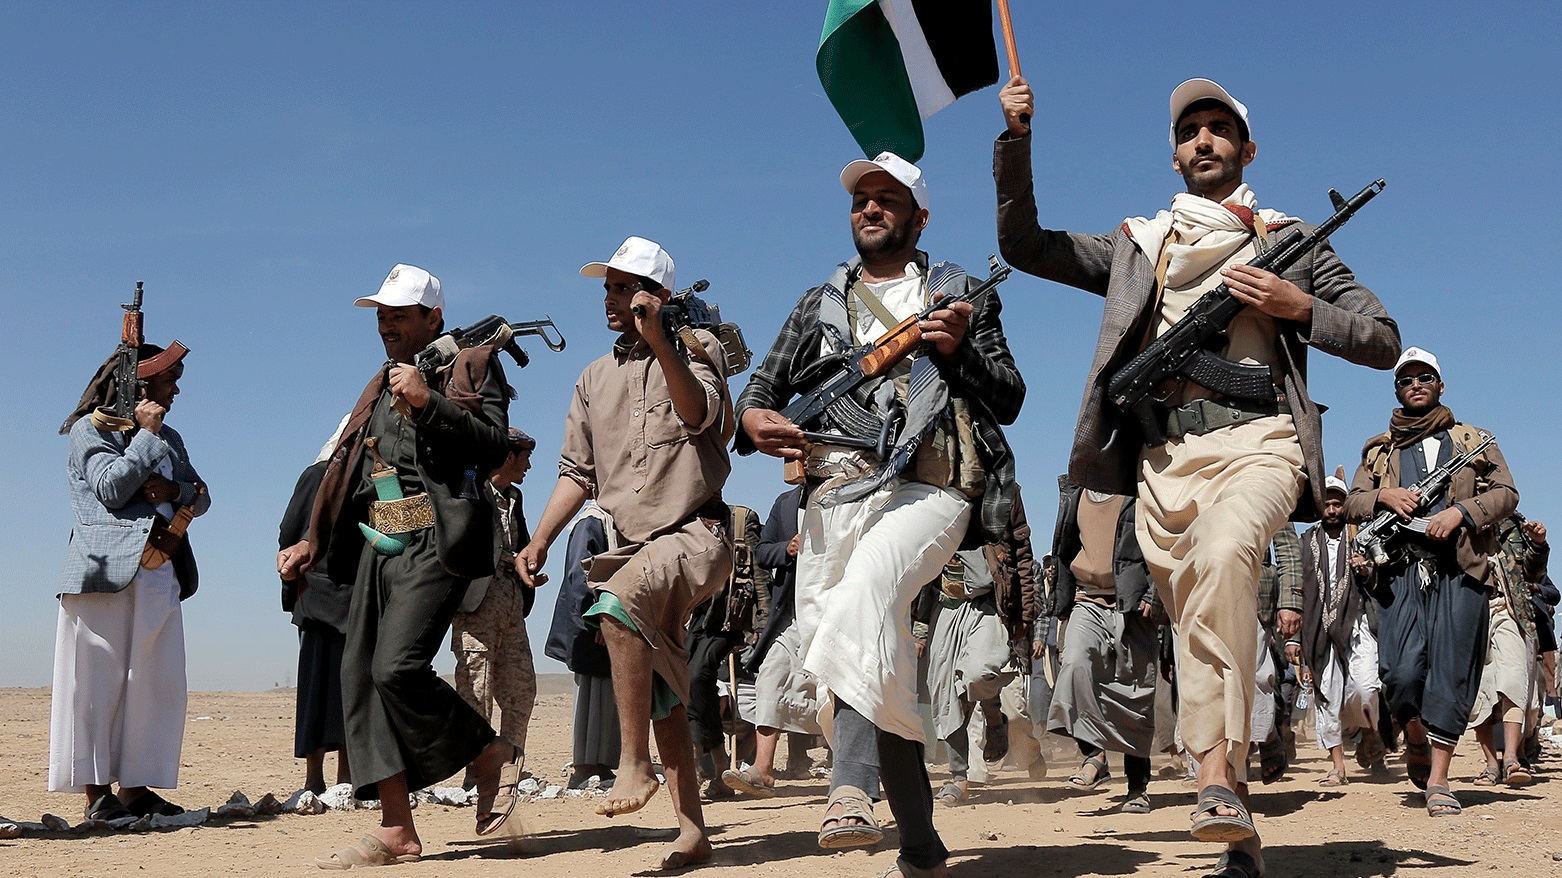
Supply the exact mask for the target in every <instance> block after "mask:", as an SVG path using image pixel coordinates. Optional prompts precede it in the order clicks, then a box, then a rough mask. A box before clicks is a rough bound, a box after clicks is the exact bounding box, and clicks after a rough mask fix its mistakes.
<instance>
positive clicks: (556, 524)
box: [515, 237, 734, 869]
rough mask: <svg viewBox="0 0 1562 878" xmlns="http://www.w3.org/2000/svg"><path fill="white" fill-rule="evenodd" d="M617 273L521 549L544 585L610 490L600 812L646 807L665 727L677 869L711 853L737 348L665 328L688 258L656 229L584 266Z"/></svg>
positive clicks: (524, 563) (525, 570) (526, 566)
mask: <svg viewBox="0 0 1562 878" xmlns="http://www.w3.org/2000/svg"><path fill="white" fill-rule="evenodd" d="M580 273H581V274H582V275H584V276H586V277H592V278H602V281H603V282H602V287H603V289H604V290H605V291H606V297H605V300H604V303H603V304H604V308H605V310H606V312H607V327H608V329H610V330H612V331H613V332H616V333H619V335H618V340H617V341H616V342H615V343H614V344H613V349H612V350H611V351H610V352H608V353H607V354H605V355H603V356H602V357H601V358H599V359H597V360H596V361H595V362H593V363H591V365H589V366H587V367H586V369H585V371H584V372H582V373H581V374H580V379H579V380H578V381H577V382H576V383H575V399H574V401H573V402H572V403H571V404H570V410H569V415H568V416H567V418H566V419H565V421H564V447H563V449H562V450H561V451H560V455H559V480H558V483H557V484H556V485H555V486H554V488H553V494H552V496H551V497H549V498H548V506H547V508H546V509H545V510H544V511H543V513H542V521H541V522H540V523H539V524H538V525H537V532H536V534H535V535H534V536H533V537H532V539H531V542H530V543H528V544H527V545H526V547H525V548H523V549H522V550H521V552H520V554H519V555H518V556H517V557H516V561H515V566H516V571H517V572H518V573H519V574H520V576H521V581H522V582H525V583H526V584H528V585H532V584H536V583H539V582H541V580H542V576H541V574H540V573H539V571H541V570H542V566H543V562H544V561H546V559H547V556H548V547H549V546H550V545H551V544H552V543H553V541H554V540H555V539H557V538H558V536H559V534H560V533H562V532H563V530H564V528H565V526H566V525H568V524H569V521H570V519H571V518H573V517H574V516H575V513H576V512H577V511H578V510H579V509H580V508H581V506H582V505H583V504H584V503H585V502H586V501H587V500H588V499H591V498H593V497H595V499H596V501H597V504H598V505H599V506H601V507H602V510H603V511H604V512H606V513H607V514H608V515H609V516H611V517H612V523H611V524H610V525H609V526H610V527H613V528H615V529H616V530H617V535H616V536H617V539H616V540H612V541H610V542H612V544H613V545H616V546H617V548H615V549H612V550H610V551H607V552H604V553H602V554H599V555H596V556H594V557H592V558H591V559H590V560H589V561H588V562H586V578H587V582H588V584H589V585H591V587H592V588H593V589H595V591H596V594H597V600H596V603H594V604H593V605H592V606H591V607H589V608H588V609H587V610H586V612H585V616H586V617H587V621H588V624H594V625H597V626H598V627H599V628H600V630H601V632H602V638H603V640H604V641H605V643H606V644H607V650H608V654H609V656H610V657H611V659H612V671H613V692H614V696H615V698H616V700H617V702H618V716H619V725H620V728H621V733H622V736H623V750H622V752H621V755H620V760H619V767H618V779H617V780H616V781H615V782H614V784H613V789H612V791H611V792H610V793H609V795H608V798H607V799H606V800H604V802H603V803H602V804H601V805H599V806H598V807H597V813H598V814H603V815H606V816H608V817H613V816H617V815H619V814H628V813H630V812H632V811H638V810H639V809H641V808H643V807H645V804H646V802H648V801H649V800H650V799H651V797H652V796H653V795H655V794H656V791H657V790H658V789H659V788H660V784H659V783H658V782H657V779H656V774H655V772H654V771H653V769H652V764H651V744H650V732H651V730H652V729H653V728H654V729H655V732H656V744H657V752H658V753H660V754H661V757H662V762H663V766H664V768H665V769H666V772H667V783H668V786H669V787H670V792H671V794H672V800H673V812H674V814H675V815H676V816H677V818H678V837H677V838H676V839H675V840H674V841H673V843H672V846H671V847H670V848H669V849H668V850H667V851H666V852H665V853H664V854H663V855H662V857H661V859H660V861H659V863H658V865H659V867H660V868H664V869H674V868H681V867H683V866H691V865H695V864H697V863H703V862H705V861H707V860H709V859H710V857H711V845H710V840H709V839H708V838H707V837H706V834H705V821H704V816H703V814H702V812H701V810H700V795H699V786H698V779H697V777H696V775H695V762H694V743H693V740H692V738H691V736H690V731H689V719H688V711H687V705H688V704H689V653H688V651H687V650H686V649H685V646H684V645H685V643H686V641H687V639H688V632H687V630H686V629H687V624H688V620H689V614H690V612H691V611H692V610H693V609H694V608H695V607H696V606H698V605H699V604H700V603H701V602H703V601H704V600H706V599H707V598H709V597H710V596H711V595H712V594H714V593H715V591H716V590H717V589H718V588H720V587H721V585H722V584H723V583H725V582H726V581H727V575H728V573H729V572H730V571H731V569H732V547H731V543H730V542H729V538H728V535H727V533H726V522H727V520H728V512H727V505H726V504H725V503H723V502H722V499H721V488H722V485H723V484H724V483H725V482H726V480H727V474H728V473H729V472H731V470H732V465H731V462H730V461H729V460H728V458H727V447H726V446H727V441H728V440H729V439H730V438H731V436H732V430H733V429H734V427H733V417H732V403H731V397H730V396H729V395H728V391H727V361H726V357H725V355H724V354H723V353H722V348H721V343H720V342H718V341H717V340H716V337H715V336H714V335H712V334H710V333H709V332H706V331H705V330H703V329H695V330H693V333H694V341H693V343H689V342H687V341H685V342H684V343H683V344H680V343H679V338H680V337H682V334H680V335H678V336H673V337H671V338H669V337H668V335H667V333H666V331H665V330H664V328H663V324H662V317H661V308H662V305H663V304H665V303H666V302H667V300H668V299H669V298H670V297H671V296H672V290H671V288H672V286H673V284H674V279H673V261H672V258H671V257H669V256H668V255H667V252H666V251H665V250H663V249H662V248H661V247H660V246H658V245H657V244H656V243H655V242H654V241H648V240H646V239H645V238H639V237H631V238H629V239H628V240H626V241H624V243H623V246H621V247H619V248H618V251H617V252H615V253H614V254H613V256H612V258H611V259H609V260H607V261H606V262H592V263H588V264H587V265H585V266H584V267H582V268H581V270H580Z"/></svg>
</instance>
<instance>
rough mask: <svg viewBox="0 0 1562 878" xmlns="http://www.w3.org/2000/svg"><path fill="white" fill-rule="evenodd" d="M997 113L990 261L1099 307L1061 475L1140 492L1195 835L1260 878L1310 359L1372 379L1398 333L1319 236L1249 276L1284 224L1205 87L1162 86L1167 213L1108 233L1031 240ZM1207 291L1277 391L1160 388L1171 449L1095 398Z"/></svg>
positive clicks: (1241, 120)
mask: <svg viewBox="0 0 1562 878" xmlns="http://www.w3.org/2000/svg"><path fill="white" fill-rule="evenodd" d="M1000 102H1001V103H1002V105H1003V110H1004V116H1005V119H1006V121H1007V123H1008V130H1006V131H1005V132H1004V133H1003V134H1002V135H1001V136H1000V137H999V138H998V140H997V143H996V144H995V146H994V159H993V161H994V170H993V175H994V178H995V180H996V182H997V188H998V245H999V247H1000V249H1001V251H1002V253H1003V254H1004V256H1005V257H1006V258H1007V259H1008V260H1009V262H1010V263H1011V264H1013V265H1014V267H1015V268H1018V269H1020V270H1022V271H1026V272H1029V273H1031V274H1034V275H1036V276H1038V277H1042V278H1046V279H1048V280H1053V281H1057V282H1059V283H1064V284H1068V285H1070V286H1074V287H1079V288H1080V289H1083V290H1086V291H1089V292H1092V293H1095V294H1096V295H1099V296H1105V297H1106V309H1105V313H1104V316H1103V319H1102V322H1101V333H1100V337H1099V339H1098V341H1097V344H1096V353H1095V359H1094V361H1093V362H1092V363H1091V366H1090V372H1089V377H1088V378H1087V379H1086V382H1085V398H1084V402H1083V405H1082V406H1081V408H1080V415H1079V423H1078V426H1077V428H1076V430H1075V434H1074V447H1073V451H1072V453H1071V454H1070V458H1069V476H1070V477H1071V478H1072V479H1073V480H1074V482H1075V483H1076V484H1078V485H1079V486H1080V487H1082V488H1084V489H1086V490H1092V491H1100V492H1104V493H1110V494H1122V495H1128V496H1133V495H1137V497H1138V500H1139V515H1138V517H1137V519H1136V522H1135V523H1136V526H1137V530H1138V535H1139V542H1140V544H1141V546H1142V548H1143V550H1144V556H1145V562H1146V563H1147V564H1148V565H1149V567H1150V572H1151V575H1152V576H1153V578H1154V580H1155V584H1156V587H1157V589H1159V591H1160V595H1161V601H1162V604H1163V605H1164V606H1165V607H1166V609H1167V611H1168V613H1169V614H1170V616H1171V619H1172V624H1173V627H1174V630H1175V631H1176V633H1177V651H1178V656H1177V657H1178V662H1177V673H1178V685H1179V692H1180V695H1181V702H1180V705H1181V706H1180V711H1181V713H1180V716H1179V721H1180V727H1181V730H1182V736H1183V740H1184V742H1185V743H1186V745H1187V748H1188V750H1189V751H1190V752H1191V753H1192V754H1193V755H1194V756H1195V757H1196V758H1197V759H1198V761H1199V775H1198V787H1199V800H1198V806H1197V808H1195V810H1194V813H1193V821H1194V822H1193V826H1192V833H1193V836H1194V837H1195V838H1197V839H1199V840H1201V841H1218V842H1226V843H1227V844H1228V845H1230V847H1229V849H1228V852H1227V855H1226V856H1225V857H1224V858H1223V859H1222V861H1221V863H1220V864H1219V865H1218V866H1217V870H1218V871H1217V873H1216V874H1221V875H1234V876H1256V875H1260V874H1263V872H1264V865H1263V859H1262V852H1261V849H1260V843H1259V840H1258V834H1257V829H1256V828H1255V827H1254V825H1253V821H1252V818H1251V816H1250V815H1249V813H1248V806H1247V804H1246V793H1245V790H1246V764H1247V750H1248V746H1249V740H1250V732H1251V729H1250V725H1251V714H1252V702H1253V698H1254V691H1253V689H1254V687H1253V679H1254V669H1255V666H1256V661H1257V656H1256V654H1255V650H1254V649H1253V644H1255V643H1256V642H1257V640H1258V630H1257V626H1258V609H1257V596H1256V582H1257V580H1258V574H1259V569H1258V568H1259V559H1260V558H1262V557H1263V555H1264V550H1265V548H1266V547H1267V546H1268V545H1269V542H1270V540H1271V539H1273V537H1274V535H1275V532H1276V531H1278V530H1279V529H1280V527H1281V525H1283V524H1284V523H1285V522H1286V520H1287V519H1288V518H1290V517H1292V515H1293V513H1297V512H1300V513H1301V514H1302V515H1303V516H1308V515H1309V514H1310V513H1311V512H1312V510H1313V509H1316V508H1317V507H1319V506H1322V505H1323V475H1324V474H1323V443H1322V438H1321V433H1322V424H1321V418H1320V414H1319V409H1318V406H1317V405H1316V404H1315V403H1313V401H1312V399H1311V398H1310V397H1309V396H1308V392H1307V381H1306V376H1307V366H1306V364H1307V348H1308V347H1309V346H1311V347H1316V348H1318V349H1319V350H1322V351H1324V352H1326V353H1330V354H1333V355H1335V356H1339V357H1343V358H1345V359H1347V360H1350V361H1352V362H1355V363H1360V364H1362V365H1366V366H1371V367H1373V368H1378V369H1383V368H1387V367H1388V366H1389V365H1391V364H1392V363H1393V360H1394V357H1395V356H1397V355H1398V353H1399V332H1398V329H1397V327H1396V326H1395V324H1394V321H1393V320H1392V319H1390V318H1389V316H1388V313H1387V312H1386V311H1385V310H1384V308H1383V306H1382V304H1380V303H1379V302H1378V299H1377V297H1376V296H1374V295H1373V294H1372V292H1371V291H1370V290H1368V289H1367V288H1366V287H1363V286H1362V285H1361V284H1359V283H1357V282H1356V280H1355V277H1354V276H1353V275H1352V274H1351V272H1350V270H1349V269H1347V268H1346V267H1345V265H1344V264H1343V263H1341V262H1340V260H1339V257H1337V256H1336V255H1335V254H1334V251H1333V249H1332V248H1331V247H1330V246H1329V245H1328V244H1327V243H1325V244H1323V245H1321V246H1319V247H1318V248H1316V249H1314V250H1313V251H1311V252H1310V253H1308V254H1306V255H1305V256H1304V257H1303V258H1301V259H1300V260H1298V261H1297V263H1296V264H1295V265H1293V266H1292V267H1291V268H1289V269H1287V270H1286V271H1285V273H1284V274H1283V275H1277V274H1274V273H1273V272H1270V271H1266V270H1264V269H1260V268H1255V267H1253V266H1250V265H1248V264H1247V263H1248V262H1249V261H1251V260H1252V259H1253V257H1254V256H1255V254H1256V253H1257V252H1258V251H1259V249H1261V248H1262V247H1264V246H1266V245H1267V243H1268V242H1269V241H1270V238H1271V236H1272V235H1274V234H1275V233H1277V232H1280V231H1281V230H1283V229H1286V228H1287V227H1289V226H1293V225H1299V221H1298V220H1296V219H1295V218H1294V217H1289V216H1286V215H1285V214H1282V213H1280V212H1278V211H1275V210H1269V209H1263V208H1260V207H1259V202H1258V198H1257V196H1256V195H1254V193H1253V191H1252V190H1251V189H1249V188H1248V186H1247V185H1246V184H1245V183H1244V182H1243V179H1242V178H1243V171H1244V170H1245V169H1246V168H1247V166H1248V165H1249V164H1251V163H1252V161H1253V159H1254V157H1255V156H1256V155H1257V146H1256V144H1255V143H1254V141H1253V139H1252V137H1251V129H1250V125H1249V120H1248V112H1247V107H1246V106H1244V105H1243V104H1242V103H1241V102H1240V101H1238V100H1236V99H1235V98H1233V97H1232V96H1231V95H1230V94H1229V93H1228V92H1227V91H1226V90H1225V89H1223V88H1221V87H1220V86H1219V85H1217V84H1215V83H1213V82H1211V81H1209V80H1207V79H1192V80H1188V81H1187V82H1184V83H1183V84H1182V85H1180V86H1178V87H1177V88H1176V89H1175V90H1174V91H1173V92H1172V96H1171V126H1170V137H1171V146H1172V169H1173V170H1175V171H1176V172H1177V173H1178V174H1179V175H1180V176H1181V177H1182V178H1183V182H1184V184H1185V185H1186V187H1187V191H1186V192H1185V193H1182V194H1179V195H1177V196H1176V197H1175V198H1173V199H1172V205H1171V209H1170V210H1163V211H1161V212H1160V213H1158V214H1156V215H1155V216H1154V217H1149V218H1143V217H1139V218H1130V219H1128V220H1126V221H1125V222H1123V223H1122V224H1121V225H1120V226H1119V227H1118V228H1117V229H1116V230H1114V231H1113V232H1111V233H1110V234H1105V235H1085V234H1079V233H1073V232H1061V231H1053V230H1050V229H1045V228H1042V226H1041V225H1040V223H1039V222H1038V221H1037V216H1036V197H1035V191H1034V188H1033V183H1032V179H1031V162H1030V141H1031V136H1030V131H1031V129H1030V119H1031V114H1032V113H1033V112H1034V111H1035V107H1034V100H1033V97H1032V94H1031V89H1030V85H1029V84H1028V83H1026V82H1025V80H1024V79H1022V78H1020V77H1014V78H1012V79H1011V80H1010V81H1009V83H1008V84H1007V85H1006V86H1004V88H1003V90H1002V92H1001V94H1000ZM1302 228H1303V229H1304V230H1305V228H1306V227H1305V226H1302ZM1222 282H1224V283H1225V284H1226V285H1227V286H1228V287H1229V289H1230V290H1231V293H1232V295H1233V296H1235V297H1236V299H1237V300H1238V301H1240V302H1243V303H1245V304H1246V305H1248V307H1247V308H1246V309H1245V310H1243V311H1242V312H1241V313H1240V314H1239V315H1237V317H1236V319H1234V320H1233V321H1232V322H1231V325H1230V327H1229V331H1228V336H1229V344H1228V345H1227V347H1226V349H1225V350H1224V351H1216V352H1215V353H1216V354H1218V355H1220V356H1223V357H1224V358H1225V359H1227V360H1232V361H1239V362H1242V363H1245V364H1247V365H1250V366H1260V367H1262V366H1267V367H1268V368H1269V370H1270V375H1271V377H1272V378H1273V380H1274V393H1273V396H1272V397H1269V398H1266V399H1256V400H1255V399H1237V398H1232V397H1227V396H1223V395H1221V394H1219V393H1216V392H1214V391H1212V390H1210V389H1208V388H1205V387H1202V386H1200V385H1198V384H1196V383H1194V382H1192V381H1189V380H1183V381H1179V382H1176V383H1174V384H1173V386H1171V387H1168V388H1162V389H1161V390H1162V391H1163V393H1164V395H1162V396H1158V399H1160V400H1162V403H1161V405H1162V407H1161V409H1160V410H1159V415H1160V416H1162V417H1165V419H1166V420H1165V422H1164V432H1165V434H1166V436H1167V441H1166V442H1165V443H1163V444H1155V445H1151V444H1148V443H1147V442H1146V441H1145V438H1144V436H1143V434H1142V432H1141V430H1140V428H1139V426H1138V423H1137V422H1136V420H1135V419H1134V418H1133V417H1132V416H1129V415H1128V414H1127V413H1125V412H1122V411H1119V410H1117V409H1116V408H1114V407H1113V406H1112V405H1110V404H1109V403H1108V401H1107V399H1106V385H1107V383H1108V380H1109V378H1110V376H1111V375H1112V374H1113V373H1115V372H1116V371H1117V369H1118V368H1119V367H1121V366H1122V365H1124V364H1125V363H1127V362H1128V361H1129V359H1130V358H1132V357H1134V356H1135V355H1137V354H1138V353H1139V352H1140V351H1141V350H1143V349H1144V347H1145V346H1146V345H1148V344H1149V342H1150V341H1151V340H1153V339H1154V338H1156V337H1157V336H1159V335H1160V334H1161V333H1162V332H1164V331H1165V330H1167V329H1169V328H1170V327H1171V326H1173V325H1174V324H1176V322H1177V321H1178V320H1179V319H1180V318H1181V317H1182V316H1183V314H1184V313H1185V312H1186V311H1187V309H1188V308H1189V307H1190V306H1191V305H1192V304H1193V303H1194V302H1195V301H1197V300H1198V298H1199V296H1201V295H1202V294H1203V293H1205V292H1206V291H1208V290H1211V289H1213V288H1214V287H1216V286H1217V285H1219V284H1220V283H1222ZM1309 485H1310V488H1311V489H1310V490H1308V488H1309ZM1299 501H1300V503H1301V509H1300V510H1299V509H1298V502H1299Z"/></svg>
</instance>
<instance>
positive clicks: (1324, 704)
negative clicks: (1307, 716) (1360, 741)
mask: <svg viewBox="0 0 1562 878" xmlns="http://www.w3.org/2000/svg"><path fill="white" fill-rule="evenodd" d="M1382 685H1383V684H1382V683H1380V682H1379V681H1378V642H1377V640H1376V639H1375V638H1373V636H1372V630H1371V628H1369V627H1368V625H1367V616H1366V614H1365V613H1363V614H1362V615H1360V616H1358V617H1357V618H1356V627H1355V628H1353V629H1352V630H1351V633H1350V656H1349V661H1347V662H1346V663H1344V664H1343V665H1342V664H1341V662H1340V657H1339V656H1338V655H1333V656H1330V657H1329V663H1328V665H1327V666H1326V667H1325V668H1324V669H1323V674H1322V675H1321V676H1320V677H1319V678H1318V694H1319V695H1320V696H1322V698H1320V699H1319V700H1318V702H1317V704H1318V708H1317V710H1316V711H1315V712H1314V714H1313V721H1314V722H1315V723H1316V724H1317V726H1318V747H1319V749H1321V750H1332V749H1334V748H1335V747H1338V746H1340V745H1341V744H1342V743H1343V742H1344V740H1345V733H1346V732H1350V731H1355V730H1356V729H1376V728H1377V726H1378V689H1380V688H1382Z"/></svg>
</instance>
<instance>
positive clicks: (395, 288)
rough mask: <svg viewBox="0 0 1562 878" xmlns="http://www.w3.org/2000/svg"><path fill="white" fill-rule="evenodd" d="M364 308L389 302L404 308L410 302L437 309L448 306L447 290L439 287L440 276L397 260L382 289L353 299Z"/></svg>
mask: <svg viewBox="0 0 1562 878" xmlns="http://www.w3.org/2000/svg"><path fill="white" fill-rule="evenodd" d="M353 304H354V305H357V306H358V307H360V308H374V307H377V306H379V305H386V306H389V307H391V308H404V307H406V306H408V305H422V306H424V307H425V308H428V309H430V310H433V309H435V308H443V307H445V294H444V293H443V292H441V291H440V289H439V278H437V277H435V276H433V275H432V274H429V273H428V272H426V271H424V270H423V269H421V268H418V267H417V266H416V265H406V264H404V263H397V264H396V267H395V268H392V269H391V270H390V274H388V275H386V276H385V282H384V283H382V284H380V291H379V292H377V293H375V294H374V295H372V296H364V297H362V298H360V299H358V300H357V301H356V302H353Z"/></svg>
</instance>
